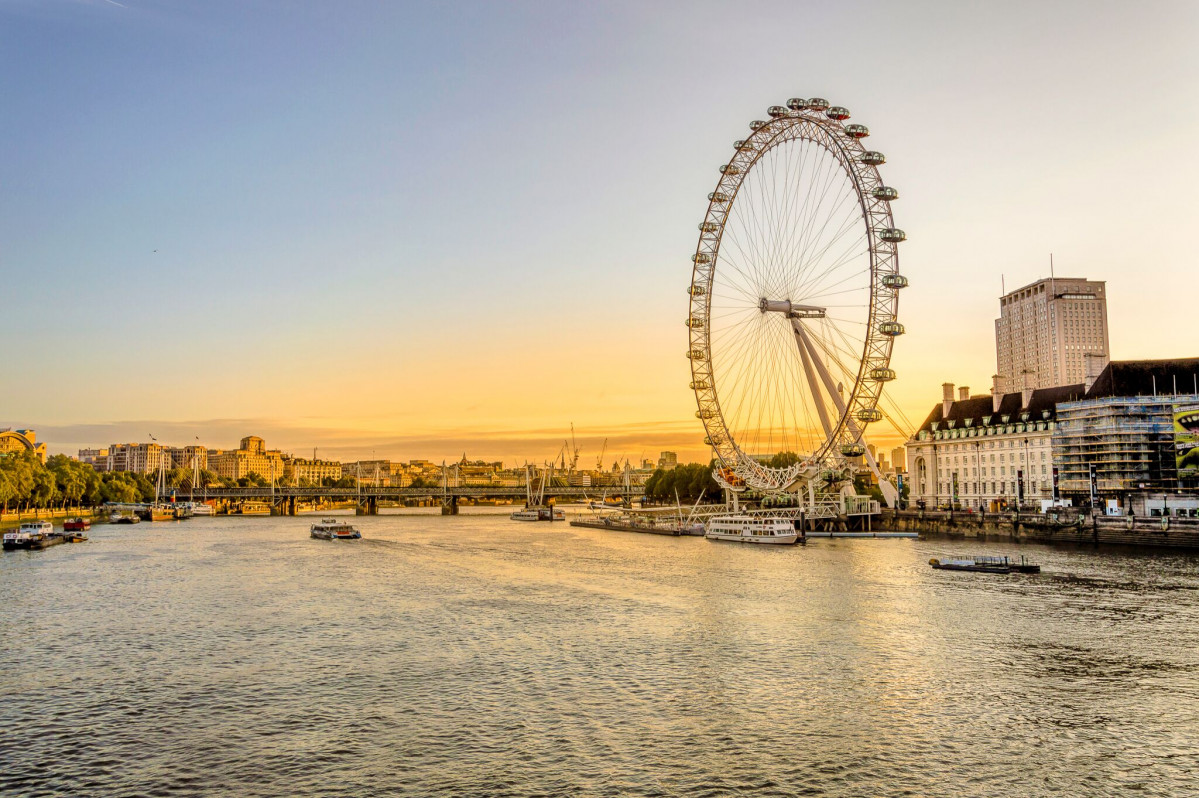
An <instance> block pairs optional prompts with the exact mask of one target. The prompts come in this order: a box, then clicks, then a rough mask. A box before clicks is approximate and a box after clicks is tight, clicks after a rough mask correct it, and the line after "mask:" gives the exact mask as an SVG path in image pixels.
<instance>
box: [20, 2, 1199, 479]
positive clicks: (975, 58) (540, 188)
mask: <svg viewBox="0 0 1199 798" xmlns="http://www.w3.org/2000/svg"><path fill="white" fill-rule="evenodd" d="M1197 34H1199V4H1195V3H1192V2H1159V3H1152V2H1151V3H1143V4H1137V5H1132V4H1123V3H1106V2H1099V3H1094V2H1085V3H1084V2H1063V3H1053V4H1045V3H1031V2H1015V3H1005V4H1002V5H990V4H963V3H952V2H943V3H904V4H887V3H854V2H849V3H842V4H835V5H831V4H826V3H807V2H800V3H796V2H787V3H782V2H780V3H769V2H742V3H736V4H724V3H702V2H701V3H654V4H648V5H646V4H637V3H631V2H613V3H593V4H582V5H579V4H555V3H548V2H546V3H506V4H490V3H483V2H475V3H456V4H408V3H406V4H401V3H388V4H379V3H362V2H342V3H336V4H330V3H319V4H318V3H309V4H291V3H280V2H257V3H250V2H219V1H218V2H211V1H206V2H200V1H199V0H196V1H195V2H168V1H167V0H145V1H143V0H121V2H120V3H117V2H111V1H110V0H94V1H92V2H88V1H86V0H0V67H2V73H0V74H2V76H0V85H2V86H3V94H4V97H5V114H4V117H3V119H2V120H0V145H2V146H0V273H2V274H3V286H4V290H5V292H6V294H7V299H8V303H7V306H8V308H9V314H8V318H7V319H6V321H7V323H6V325H5V331H4V334H3V341H4V344H5V346H4V351H5V355H6V357H5V360H6V362H5V368H4V376H3V377H2V378H0V388H2V389H3V396H4V399H3V401H2V402H0V426H8V425H12V426H15V427H26V426H28V427H32V428H34V429H36V430H37V431H38V438H39V440H45V441H46V442H47V443H48V445H49V448H50V450H51V451H52V452H68V453H72V454H73V453H74V452H75V450H76V449H77V448H79V447H80V446H86V445H99V446H104V445H107V444H109V443H112V442H116V441H126V440H146V439H147V437H146V433H147V432H153V433H154V434H155V435H156V436H157V437H159V438H160V439H162V440H163V441H164V442H172V443H179V444H183V443H188V442H191V441H193V440H194V437H195V436H196V435H199V437H200V439H201V441H202V442H203V443H205V445H208V446H213V447H220V446H233V445H236V441H237V440H238V439H239V438H241V437H242V436H244V435H249V434H257V435H260V436H262V437H264V438H265V439H266V440H267V442H268V444H269V445H271V446H273V447H279V448H283V449H288V450H293V451H295V452H296V453H297V454H301V453H303V452H304V451H309V453H310V450H311V448H312V447H313V446H318V447H320V450H321V451H322V452H323V453H328V454H329V455H330V456H337V457H339V458H342V459H359V458H365V457H368V456H370V455H371V452H372V450H373V451H374V452H375V453H376V456H378V457H387V458H391V459H400V460H408V459H412V458H427V459H431V460H438V461H440V460H441V459H443V458H445V459H449V458H457V457H460V456H461V454H462V452H463V451H465V452H466V453H467V454H468V455H469V456H471V457H472V459H473V458H480V459H511V458H513V457H516V458H522V459H523V458H526V457H527V458H529V459H530V460H532V459H538V458H540V459H545V458H548V457H551V456H553V454H554V452H555V451H557V449H558V447H560V446H561V442H562V439H563V438H565V437H567V436H568V435H569V432H570V429H569V427H570V423H571V422H573V423H574V424H575V426H576V429H577V430H578V431H579V435H580V443H581V444H582V442H583V441H584V440H585V441H588V443H587V444H586V445H584V446H583V455H582V461H583V462H587V460H588V459H590V460H591V461H592V462H593V461H594V458H595V455H597V454H598V449H599V445H600V443H601V442H602V440H603V439H604V438H610V439H611V440H610V441H609V445H608V454H607V455H606V457H605V459H610V458H612V457H615V456H627V457H629V458H631V459H633V460H636V459H637V458H638V456H639V453H641V452H645V454H644V456H645V457H650V458H656V457H657V454H658V452H659V451H661V450H663V449H673V450H676V451H678V452H679V455H680V459H681V460H693V459H703V458H706V449H705V448H704V447H703V445H702V438H703V430H702V428H701V426H700V424H699V422H698V421H697V420H696V419H695V416H694V413H695V403H694V399H693V397H692V394H691V392H690V390H689V389H688V387H687V386H688V381H689V373H688V364H687V360H686V359H685V357H684V352H685V350H686V329H685V328H684V326H683V320H684V318H685V317H686V313H687V310H686V307H687V305H686V295H685V293H684V290H685V288H686V286H687V284H688V281H689V279H690V263H689V256H690V254H691V252H693V251H694V247H695V237H696V231H695V228H696V224H697V223H698V222H699V221H700V220H701V219H702V216H703V213H704V209H705V207H706V199H705V195H706V194H707V192H709V191H711V190H712V187H713V186H714V184H715V182H716V177H717V171H716V168H717V166H718V165H719V164H721V163H723V162H724V161H726V160H727V159H728V157H729V155H730V154H731V150H732V147H731V145H732V142H733V140H735V139H738V138H743V137H744V136H745V133H746V132H747V130H748V128H747V124H748V122H749V121H750V120H751V119H756V118H761V117H762V116H763V114H764V112H765V109H766V108H767V107H768V106H770V105H772V104H776V103H781V102H784V101H785V100H786V99H787V98H788V97H793V96H801V97H806V96H817V95H818V96H822V97H826V98H828V99H830V100H832V101H833V102H835V103H838V104H841V105H845V106H848V107H849V109H850V110H851V112H853V115H854V117H853V118H854V121H855V122H857V121H860V122H863V123H865V124H867V125H869V126H870V129H871V133H872V136H871V138H870V143H871V146H872V147H874V148H876V149H879V150H882V151H883V152H885V153H886V154H887V158H888V161H887V164H886V166H885V168H884V174H885V177H886V180H887V182H888V184H890V185H894V186H895V187H897V188H898V189H899V191H900V199H899V200H897V201H896V203H895V205H894V211H895V218H896V223H897V224H898V225H899V226H900V227H902V228H903V229H904V230H906V231H907V234H908V241H907V242H906V243H905V244H903V245H902V247H901V250H900V268H901V271H902V272H903V273H904V274H905V275H906V276H908V278H909V279H910V280H911V287H910V288H908V289H905V291H904V292H903V294H902V297H901V301H900V307H899V318H900V320H901V321H902V322H903V323H904V325H905V326H906V328H907V334H906V335H905V336H903V337H902V338H901V339H900V340H899V342H898V344H897V346H896V349H895V355H894V358H893V360H892V367H893V368H894V369H895V370H896V371H897V372H898V375H899V379H898V380H897V381H896V382H895V383H894V384H893V387H891V388H889V389H888V392H889V393H890V394H891V395H892V396H893V397H894V398H895V400H896V401H897V402H898V403H899V404H900V406H901V407H902V408H903V409H904V411H905V412H906V414H907V415H908V417H909V418H910V419H911V420H912V421H913V422H916V423H918V422H919V421H920V420H921V419H922V418H923V417H924V415H926V413H927V411H928V409H929V408H930V407H932V406H933V404H934V403H936V402H937V401H939V399H940V385H941V383H943V382H953V383H955V384H957V385H969V386H970V387H971V388H972V391H974V392H985V391H986V390H988V389H989V386H990V383H991V379H990V378H991V374H993V373H994V371H995V368H996V365H995V349H994V327H993V320H994V319H995V318H996V317H997V316H998V313H999V303H998V298H999V296H1000V293H1001V283H1002V282H1003V281H1006V287H1007V288H1008V290H1011V289H1013V288H1015V287H1018V286H1021V285H1025V284H1028V283H1031V282H1034V281H1035V280H1037V279H1039V278H1041V277H1044V276H1048V273H1049V253H1050V252H1052V253H1053V257H1054V263H1055V268H1056V271H1057V273H1058V274H1059V275H1067V276H1076V277H1086V278H1090V279H1094V280H1104V281H1106V282H1107V290H1108V308H1109V319H1110V329H1111V348H1112V351H1111V353H1110V354H1111V357H1112V359H1116V360H1127V359H1138V358H1168V357H1187V356H1196V355H1199V332H1197V331H1196V329H1195V327H1194V325H1193V323H1189V322H1190V320H1191V319H1193V318H1194V308H1193V305H1194V301H1195V296H1196V293H1197V289H1199V277H1196V269H1195V257H1194V255H1193V252H1192V250H1191V241H1190V238H1191V230H1192V228H1193V227H1194V222H1193V220H1192V216H1193V211H1194V209H1195V207H1196V201H1195V200H1194V199H1193V193H1194V186H1195V185H1199V155H1197V154H1196V149H1195V146H1194V142H1195V141H1196V140H1197V139H1199V98H1197V97H1196V92H1195V88H1194V87H1195V85H1197V83H1199V64H1197V63H1196V59H1195V58H1194V56H1193V48H1194V41H1195V39H1196V35H1197ZM872 433H873V435H872V436H871V437H870V439H871V440H872V441H874V442H876V443H877V444H878V445H879V447H880V448H881V449H884V450H888V451H889V450H890V448H891V447H892V446H894V445H895V444H896V443H897V441H898V436H897V435H896V434H895V433H894V432H893V431H892V430H890V429H889V428H888V427H887V426H886V425H885V424H882V425H875V427H874V428H872ZM589 450H590V451H591V452H592V454H591V456H590V458H588V451H589Z"/></svg>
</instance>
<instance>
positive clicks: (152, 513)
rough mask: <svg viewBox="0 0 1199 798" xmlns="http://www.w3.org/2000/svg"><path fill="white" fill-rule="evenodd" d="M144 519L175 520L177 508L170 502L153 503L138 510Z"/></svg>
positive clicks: (140, 516) (138, 513) (139, 515)
mask: <svg viewBox="0 0 1199 798" xmlns="http://www.w3.org/2000/svg"><path fill="white" fill-rule="evenodd" d="M137 515H138V517H139V518H141V519H142V520H143V521H174V520H175V510H174V508H172V507H171V506H170V505H169V504H151V505H150V506H149V507H143V508H142V509H140V510H138V511H137Z"/></svg>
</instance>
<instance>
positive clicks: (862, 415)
mask: <svg viewBox="0 0 1199 798" xmlns="http://www.w3.org/2000/svg"><path fill="white" fill-rule="evenodd" d="M854 416H855V417H856V418H857V420H858V421H861V422H862V423H863V424H870V423H872V422H875V421H882V420H883V411H881V410H879V409H878V408H877V407H863V408H862V409H861V410H859V411H858V412H857V413H854Z"/></svg>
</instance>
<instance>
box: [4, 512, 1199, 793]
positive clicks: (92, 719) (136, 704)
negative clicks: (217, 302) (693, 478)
mask: <svg viewBox="0 0 1199 798" xmlns="http://www.w3.org/2000/svg"><path fill="white" fill-rule="evenodd" d="M310 521H311V519H310V518H291V519H288V518H204V519H194V520H191V521H187V522H185V523H170V524H140V525H138V526H134V527H114V526H99V527H96V528H94V529H93V532H92V540H91V542H89V543H86V544H80V545H69V546H58V547H55V548H52V549H49V550H47V551H43V552H11V553H5V554H4V555H3V556H2V557H0V608H2V613H3V614H2V616H0V687H2V696H0V698H2V700H0V792H3V793H8V794H13V795H29V796H36V795H71V796H88V795H104V796H108V795H117V796H123V795H129V796H133V795H236V796H292V795H313V796H324V795H330V796H332V795H362V796H371V795H445V796H449V795H493V796H531V795H612V796H617V795H634V796H639V795H646V796H648V795H687V796H693V795H695V796H702V795H713V796H717V795H738V794H743V795H750V794H752V795H837V796H842V795H843V796H860V795H938V796H940V795H957V796H974V795H977V796H984V795H986V796H991V795H1127V794H1140V795H1184V794H1190V795H1194V794H1197V792H1199V557H1196V556H1194V555H1184V554H1170V553H1150V554H1146V553H1136V552H1123V551H1113V550H1106V549H1105V550H1100V551H1095V550H1088V549H1072V548H1071V549H1066V548H1048V547H1037V546H1022V547H1015V546H1010V545H1004V544H969V543H962V542H948V541H937V540H933V541H910V540H854V541H849V540H838V541H829V540H822V541H817V542H813V543H811V544H809V545H807V546H806V547H778V548H774V547H750V546H742V545H738V544H729V543H713V542H709V541H706V540H703V539H702V538H664V537H656V536H649V535H635V534H629V533H619V532H605V531H600V530H589V529H577V528H571V527H568V526H567V525H565V524H553V525H550V524H520V523H516V522H511V521H508V520H507V519H506V517H504V516H503V515H499V514H487V513H481V514H477V515H462V516H459V517H457V518H442V517H440V516H434V515H392V516H386V515H384V516H379V517H375V518H360V519H357V523H358V525H359V527H360V528H361V529H362V531H363V534H364V535H365V539H364V540H362V541H359V542H354V543H334V542H324V541H316V540H312V539H310V538H309V537H308V524H309V523H310ZM1013 552H1015V553H1023V554H1030V555H1032V556H1033V557H1035V558H1036V559H1037V560H1039V561H1040V562H1041V563H1042V565H1043V566H1044V569H1045V571H1046V573H1044V574H1042V575H1041V576H993V575H984V574H957V573H943V572H937V571H933V570H932V569H930V568H929V566H928V564H927V563H928V559H929V557H932V556H945V555H947V554H949V555H954V554H981V553H993V554H1011V553H1013Z"/></svg>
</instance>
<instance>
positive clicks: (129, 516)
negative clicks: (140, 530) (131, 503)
mask: <svg viewBox="0 0 1199 798" xmlns="http://www.w3.org/2000/svg"><path fill="white" fill-rule="evenodd" d="M141 522H142V519H140V518H138V517H137V516H136V515H134V514H133V513H113V514H112V515H110V516H108V523H110V524H140V523H141Z"/></svg>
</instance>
